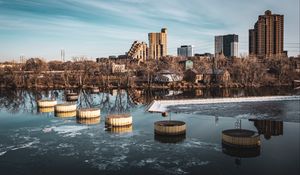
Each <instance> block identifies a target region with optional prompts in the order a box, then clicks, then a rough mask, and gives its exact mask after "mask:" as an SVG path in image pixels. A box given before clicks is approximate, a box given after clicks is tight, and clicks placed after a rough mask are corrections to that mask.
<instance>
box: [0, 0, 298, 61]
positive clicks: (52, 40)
mask: <svg viewBox="0 0 300 175" xmlns="http://www.w3.org/2000/svg"><path fill="white" fill-rule="evenodd" d="M297 7H299V1H298V0H287V1H277V0H253V1H243V2H241V1H240V0H231V1H226V3H225V2H224V1H222V0H210V1H199V0H189V1H186V0H172V1H170V0H114V1H111V0H85V1H82V0H53V1H40V0H26V1H21V0H10V1H3V0H0V23H1V25H0V37H1V40H2V42H0V59H1V58H2V59H4V58H12V57H18V56H19V55H20V53H25V54H26V55H27V56H37V55H42V56H44V57H47V58H55V57H57V56H59V54H58V53H59V49H60V48H61V47H64V48H66V50H67V53H68V54H69V55H70V56H71V55H76V54H85V55H87V56H93V57H96V56H107V55H110V54H122V53H124V52H125V51H127V50H128V48H129V47H130V45H131V42H132V41H133V40H144V41H147V33H148V32H153V31H159V30H160V28H161V27H167V28H168V29H169V37H168V38H169V51H170V53H171V54H175V53H176V47H178V46H180V45H181V44H193V45H195V48H196V52H213V50H214V48H213V47H214V44H213V41H214V35H220V34H227V33H236V34H238V35H239V36H240V52H247V48H248V44H247V42H248V29H249V28H251V27H253V25H254V22H255V21H256V20H257V16H258V15H259V14H262V13H264V11H265V10H267V9H271V10H272V11H273V12H275V13H279V14H284V15H285V41H286V42H287V43H299V9H298V8H297ZM20 41H26V42H20ZM288 46H289V45H287V49H288V50H290V53H292V54H293V55H296V54H298V51H297V50H296V49H294V48H289V47H288Z"/></svg>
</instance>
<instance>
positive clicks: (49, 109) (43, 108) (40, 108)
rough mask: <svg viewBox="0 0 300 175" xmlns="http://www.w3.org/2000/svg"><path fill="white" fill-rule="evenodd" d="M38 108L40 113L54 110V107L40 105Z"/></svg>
mask: <svg viewBox="0 0 300 175" xmlns="http://www.w3.org/2000/svg"><path fill="white" fill-rule="evenodd" d="M38 110H39V112H40V113H49V112H54V107H39V108H38Z"/></svg>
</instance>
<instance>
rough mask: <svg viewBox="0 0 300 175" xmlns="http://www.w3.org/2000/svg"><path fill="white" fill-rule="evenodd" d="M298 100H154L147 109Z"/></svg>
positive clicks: (264, 97) (273, 97)
mask: <svg viewBox="0 0 300 175" xmlns="http://www.w3.org/2000/svg"><path fill="white" fill-rule="evenodd" d="M295 100H300V96H299V95H295V96H263V97H238V98H210V99H184V100H154V101H153V103H152V104H151V106H150V107H149V109H148V111H149V112H165V111H167V109H168V107H169V106H177V105H202V104H219V103H242V102H247V103H251V102H268V101H295Z"/></svg>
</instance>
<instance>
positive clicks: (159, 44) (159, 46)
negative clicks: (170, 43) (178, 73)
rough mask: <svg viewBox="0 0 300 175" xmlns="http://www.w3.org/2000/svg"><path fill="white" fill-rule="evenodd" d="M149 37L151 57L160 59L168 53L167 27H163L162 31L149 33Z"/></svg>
mask: <svg viewBox="0 0 300 175" xmlns="http://www.w3.org/2000/svg"><path fill="white" fill-rule="evenodd" d="M148 39H149V58H150V59H160V58H161V57H163V56H166V55H167V54H168V47H167V29H166V28H162V29H161V32H160V33H149V34H148Z"/></svg>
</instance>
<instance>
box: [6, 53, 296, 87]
mask: <svg viewBox="0 0 300 175" xmlns="http://www.w3.org/2000/svg"><path fill="white" fill-rule="evenodd" d="M298 80H300V58H299V57H292V58H287V57H284V58H268V59H267V58H266V59H256V58H230V59H228V58H218V59H210V58H199V57H190V58H188V59H183V58H180V57H163V58H161V59H160V60H147V62H139V61H135V60H132V59H97V61H91V60H86V59H80V60H78V59H77V60H73V61H67V62H62V61H49V62H46V61H44V60H42V59H39V58H31V59H28V60H27V61H26V62H24V63H13V62H4V63H1V67H0V87H1V88H29V89H30V88H45V89H46V88H47V89H49V88H50V89H51V88H55V89H58V88H93V87H99V88H142V89H143V88H154V89H155V88H157V89H197V88H209V87H262V86H291V85H295V83H296V84H297V83H298Z"/></svg>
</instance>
